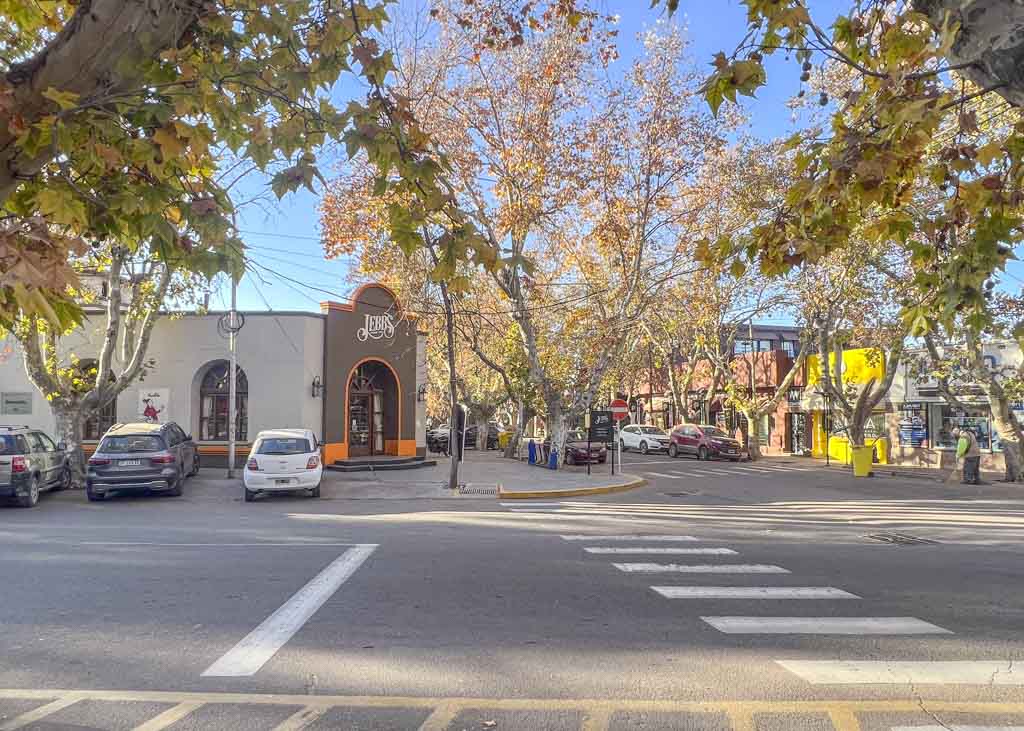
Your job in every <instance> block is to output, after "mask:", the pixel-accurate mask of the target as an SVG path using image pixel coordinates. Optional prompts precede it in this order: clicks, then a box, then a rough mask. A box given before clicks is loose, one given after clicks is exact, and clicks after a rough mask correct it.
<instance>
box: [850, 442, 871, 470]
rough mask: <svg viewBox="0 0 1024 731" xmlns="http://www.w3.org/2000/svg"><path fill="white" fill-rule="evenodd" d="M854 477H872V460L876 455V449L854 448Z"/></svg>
mask: <svg viewBox="0 0 1024 731" xmlns="http://www.w3.org/2000/svg"><path fill="white" fill-rule="evenodd" d="M852 449H853V476H854V477H870V476H871V458H872V456H873V455H874V453H875V448H874V447H873V446H871V447H853V448H852Z"/></svg>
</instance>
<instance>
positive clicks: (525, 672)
mask: <svg viewBox="0 0 1024 731" xmlns="http://www.w3.org/2000/svg"><path fill="white" fill-rule="evenodd" d="M626 467H627V471H629V472H632V473H636V474H641V475H643V476H645V477H646V478H647V479H648V480H649V485H648V486H647V487H644V488H640V489H638V490H634V491H631V492H627V493H621V494H617V495H608V496H604V497H600V498H596V497H595V498H576V499H567V500H562V501H548V502H543V501H531V502H526V501H517V502H515V503H500V502H498V501H497V500H496V499H494V498H476V497H465V498H458V499H448V500H410V501H404V500H345V499H338V498H337V497H336V495H334V494H332V490H331V486H330V484H327V485H325V488H324V497H323V498H321V499H319V500H313V499H308V498H304V497H298V496H296V497H277V498H274V499H269V500H260V501H258V502H256V503H252V504H245V503H243V502H242V501H241V490H240V489H239V488H237V487H236V486H234V485H231V484H229V483H227V482H225V481H224V480H221V479H217V478H219V477H220V473H219V472H218V471H213V470H204V471H203V474H202V475H201V476H200V477H199V478H197V479H195V480H193V481H192V482H190V483H189V484H188V486H187V487H186V494H185V496H184V497H183V498H170V497H150V498H141V497H140V498H115V499H113V500H108V501H107V502H105V503H98V504H90V503H87V502H86V501H85V498H84V495H83V494H82V493H81V492H69V493H61V494H54V495H47V496H44V498H43V500H42V501H41V503H40V505H39V506H38V507H37V508H35V509H33V510H19V509H15V508H9V509H7V508H5V509H0V731H3V730H4V729H13V728H29V729H36V730H39V729H48V730H53V731H56V730H58V729H122V728H123V729H132V728H141V729H145V730H146V731H155V729H161V728H173V729H185V728H194V729H207V728H213V729H220V728H224V729H245V730H246V731H252V730H253V729H263V728H266V729H275V728H276V729H298V728H316V729H334V728H346V729H420V728H422V729H448V728H450V729H486V728H503V729H534V728H536V729H562V728H565V729H576V728H585V729H595V730H596V729H640V728H642V729H729V728H732V729H737V730H738V731H750V730H752V729H758V730H762V731H769V730H771V729H780V730H784V729H830V728H835V729H839V730H840V731H856V729H863V731H873V730H875V729H901V731H902V730H903V729H908V728H915V729H919V730H921V729H927V730H928V731H931V730H932V729H942V728H952V729H956V728H962V729H968V728H970V729H979V728H1002V729H1006V728H1015V727H1016V728H1024V670H1021V669H1019V668H1017V667H1015V666H1014V661H1015V660H1016V659H1017V658H1019V657H1020V655H1021V651H1022V649H1024V581H1022V579H1024V561H1022V558H1024V540H1022V538H1024V492H1021V491H1020V488H1012V487H1011V488H1007V487H1005V486H987V487H981V488H964V489H961V488H960V487H959V486H955V487H947V486H943V485H939V484H936V483H933V482H929V481H926V480H914V479H895V478H884V479H873V480H854V479H852V477H850V476H849V475H848V473H846V472H844V471H841V470H835V469H833V470H824V469H820V468H817V467H815V466H813V465H812V464H810V463H809V462H806V461H802V460H798V459H793V460H770V461H766V462H763V463H757V464H729V463H717V462H712V463H706V462H696V461H694V460H689V459H679V460H671V459H668V458H667V457H665V456H663V455H661V456H659V455H648V456H641V455H636V454H632V453H630V454H628V455H627V456H626ZM878 534H899V535H900V536H905V537H909V538H910V539H912V542H911V543H909V544H907V545H904V544H902V543H891V542H886V541H884V540H879V539H877V538H871V537H869V536H872V535H876V536H877V535H878ZM889 538H890V540H892V537H891V536H889ZM896 540H903V539H900V538H897V539H896ZM588 549H591V550H588ZM644 565H646V566H644ZM652 587H658V588H657V589H653V588H652ZM1015 724H1016V726H1015Z"/></svg>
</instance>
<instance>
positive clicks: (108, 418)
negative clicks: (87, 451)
mask: <svg viewBox="0 0 1024 731" xmlns="http://www.w3.org/2000/svg"><path fill="white" fill-rule="evenodd" d="M98 367H99V361H97V360H96V359H95V358H86V359H83V360H80V361H78V363H77V364H75V366H74V367H73V371H74V374H73V378H74V379H75V380H76V381H78V382H80V383H79V387H80V388H81V389H82V390H83V391H88V390H89V389H90V388H92V384H93V382H94V381H95V380H96V370H97V368H98ZM110 380H111V381H113V380H115V379H114V374H113V373H111V374H110ZM116 423H117V398H116V397H115V398H112V399H110V401H109V403H106V404H104V405H103V406H102V407H101V408H100V409H99V410H97V411H96V412H95V413H94V414H93V415H92V416H90V417H89V418H88V419H86V420H85V426H84V427H83V429H82V439H84V440H85V441H87V442H97V441H99V440H100V439H102V438H103V435H104V434H106V433H107V429H109V428H110V427H112V426H113V425H114V424H116Z"/></svg>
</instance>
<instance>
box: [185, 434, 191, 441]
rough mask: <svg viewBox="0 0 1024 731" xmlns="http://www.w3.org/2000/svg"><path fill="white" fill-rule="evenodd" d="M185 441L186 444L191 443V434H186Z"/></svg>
mask: <svg viewBox="0 0 1024 731" xmlns="http://www.w3.org/2000/svg"><path fill="white" fill-rule="evenodd" d="M185 441H186V442H191V441H192V435H191V434H186V435H185Z"/></svg>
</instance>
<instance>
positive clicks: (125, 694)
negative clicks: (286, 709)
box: [0, 688, 1024, 731]
mask: <svg viewBox="0 0 1024 731" xmlns="http://www.w3.org/2000/svg"><path fill="white" fill-rule="evenodd" d="M7 698H28V699H39V700H48V701H51V702H50V703H47V704H46V705H44V706H42V707H40V708H37V709H34V710H32V711H28V712H27V713H24V714H22V715H21V716H18V717H17V718H14V719H11V720H10V721H8V722H7V723H6V724H3V725H0V729H4V730H6V729H8V728H19V727H20V726H22V725H25V724H26V721H27V722H28V723H31V722H32V721H34V720H37V719H39V718H44V717H45V716H48V715H50V714H51V713H55V712H56V711H58V710H60V709H61V708H66V707H67V706H70V705H71V704H73V703H76V702H78V701H80V700H91V701H115V702H116V701H143V702H151V703H174V704H176V707H177V705H182V706H183V705H195V706H197V707H198V706H201V705H204V704H207V703H217V704H238V705H292V706H301V707H303V709H304V710H307V709H329V708H334V707H338V708H355V707H365V708H429V709H431V710H432V711H433V713H432V714H431V717H430V718H435V719H442V718H444V717H445V716H447V715H448V714H457V713H458V712H459V711H461V710H466V709H488V710H507V711H529V710H539V711H561V710H575V711H581V712H583V713H585V714H590V713H598V712H600V713H602V714H604V713H607V714H611V713H615V712H618V711H642V712H648V713H651V712H654V713H657V712H662V713H679V712H682V713H720V714H725V715H727V716H729V717H730V718H743V717H746V716H754V715H756V714H761V713H773V714H807V713H826V714H828V715H829V717H830V718H831V719H832V722H833V723H834V724H836V728H837V731H859V729H860V722H859V721H858V720H857V716H856V715H855V714H858V713H894V712H895V713H899V712H916V711H919V710H920V703H919V701H917V700H916V699H908V700H874V701H871V700H865V701H851V700H828V699H825V700H815V701H770V700H769V701H731V700H722V701H674V700H632V699H598V698H570V699H551V698H474V697H455V698H430V697H421V696H346V695H323V696H309V695H291V694H288V695H286V694H273V693H267V694H263V693H259V694H256V693H253V694H249V693H199V692H184V691H183V692H177V691H133V690H66V689H65V690H60V689H43V688H39V689H0V699H7ZM55 698H56V700H53V699H55ZM928 707H929V709H931V710H932V711H934V712H936V713H938V712H944V713H975V714H1003V715H1011V714H1024V702H987V701H940V700H929V701H928ZM174 710H176V709H169V711H174ZM182 710H183V709H182ZM169 711H165V712H164V713H168V712H169ZM310 712H311V713H312V712H313V711H312V710H310ZM430 718H428V721H429V720H430ZM154 720H155V718H154ZM12 724H19V725H18V726H14V725H12ZM425 728H427V729H430V728H431V727H430V726H425ZM741 728H742V727H741Z"/></svg>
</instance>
